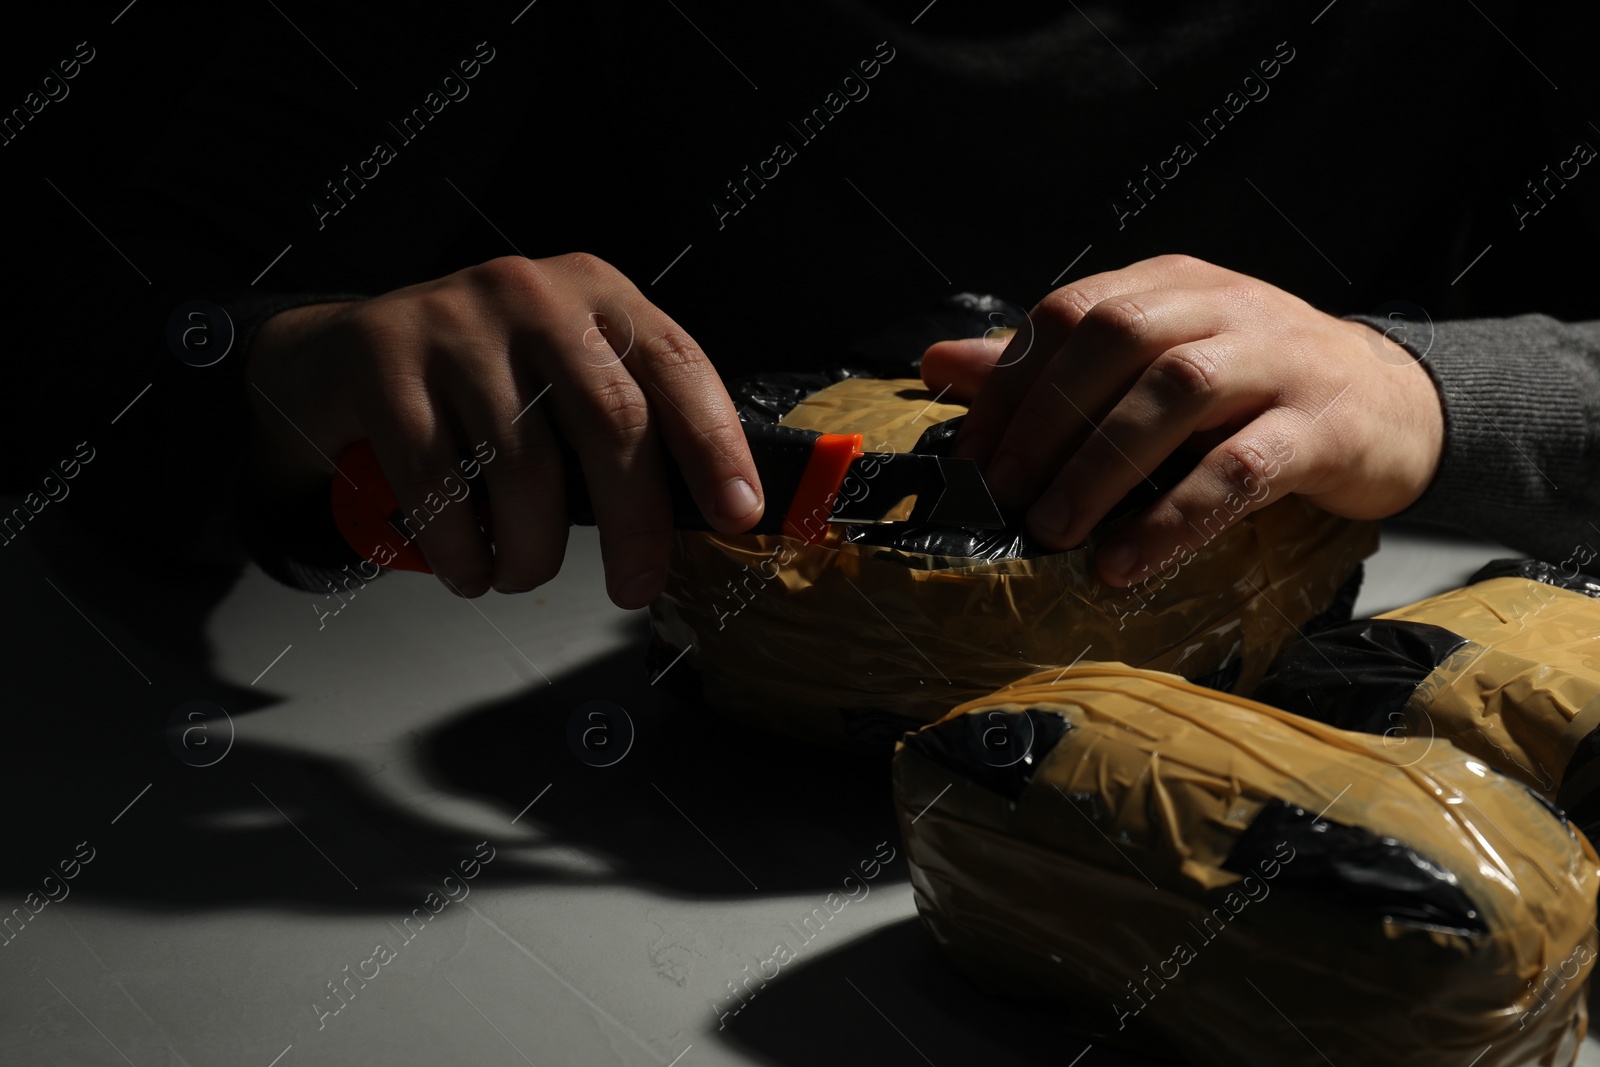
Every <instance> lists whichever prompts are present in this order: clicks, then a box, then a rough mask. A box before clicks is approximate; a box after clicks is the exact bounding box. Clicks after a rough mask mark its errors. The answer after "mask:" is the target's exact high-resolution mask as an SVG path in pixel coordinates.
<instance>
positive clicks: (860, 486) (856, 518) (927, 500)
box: [831, 452, 1006, 530]
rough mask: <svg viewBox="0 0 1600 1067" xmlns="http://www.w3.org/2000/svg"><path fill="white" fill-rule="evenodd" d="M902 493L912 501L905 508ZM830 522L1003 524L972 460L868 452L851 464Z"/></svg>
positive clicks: (990, 527)
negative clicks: (910, 505)
mask: <svg viewBox="0 0 1600 1067" xmlns="http://www.w3.org/2000/svg"><path fill="white" fill-rule="evenodd" d="M907 497H915V498H916V503H915V505H914V506H912V507H911V508H910V510H909V511H907V510H906V508H905V507H904V506H903V504H904V502H905V500H906V498H907ZM831 521H833V522H855V523H883V522H905V523H910V524H913V525H920V526H959V527H971V528H974V529H988V530H998V529H1003V528H1004V527H1005V525H1006V522H1005V519H1004V518H1003V517H1002V516H1001V514H1000V509H999V508H997V507H996V506H995V503H994V498H993V497H991V496H990V495H989V487H988V485H987V484H985V483H984V480H983V473H982V472H981V471H980V470H979V469H978V464H977V462H976V461H975V460H970V459H945V458H944V457H942V456H923V455H917V454H915V453H911V452H867V453H864V454H863V455H862V456H861V457H860V458H858V459H857V460H856V461H855V462H854V463H853V464H851V466H850V473H849V474H847V475H845V479H844V484H843V485H842V486H840V488H839V495H838V497H836V498H835V500H834V504H833V514H832V516H831Z"/></svg>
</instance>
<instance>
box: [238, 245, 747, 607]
mask: <svg viewBox="0 0 1600 1067" xmlns="http://www.w3.org/2000/svg"><path fill="white" fill-rule="evenodd" d="M250 377H251V382H252V385H253V386H254V388H252V390H251V401H252V403H253V405H254V408H255V415H256V428H257V431H258V435H259V438H258V439H259V440H260V441H261V443H262V448H261V449H260V450H259V451H262V452H264V453H266V454H267V455H268V456H270V457H271V463H272V465H273V466H274V467H275V470H274V472H273V475H274V478H275V481H276V482H277V483H278V484H280V485H288V484H290V483H293V482H296V481H298V482H299V483H300V484H302V485H303V484H306V483H307V482H308V481H309V480H313V479H320V480H322V481H324V482H325V481H326V478H327V474H328V467H327V465H326V464H325V463H323V462H322V461H321V460H319V459H318V457H317V455H316V453H315V451H314V450H313V449H311V448H310V447H308V446H307V443H306V438H309V439H310V440H311V442H312V443H313V444H315V446H316V449H317V450H320V451H321V452H322V453H323V454H324V455H326V456H331V457H335V458H336V457H337V456H338V454H339V452H340V451H342V450H343V449H344V448H345V447H346V446H347V445H349V444H351V443H352V442H354V441H357V440H359V439H361V438H363V437H369V438H371V439H372V444H373V447H374V450H375V451H376V452H377V455H378V460H379V462H380V463H381V465H382V466H383V470H384V474H385V475H386V476H387V477H388V480H389V482H390V484H391V485H393V486H394V488H395V490H396V492H397V493H398V494H399V497H400V504H401V508H402V509H403V510H404V511H406V512H407V513H410V512H411V510H412V509H413V508H415V507H419V506H421V505H422V501H423V499H424V498H425V497H427V496H428V495H429V494H430V493H434V494H440V495H443V492H444V491H443V490H441V484H442V483H443V480H444V478H445V477H446V476H449V475H452V474H457V473H458V471H457V460H458V457H459V455H460V454H461V453H462V452H463V451H464V450H471V449H472V448H474V447H476V446H477V445H478V444H479V443H480V442H484V441H487V442H488V443H489V445H490V446H491V447H493V449H494V450H495V456H494V459H493V460H492V461H491V462H488V463H486V464H484V465H483V472H484V478H485V480H486V482H487V485H488V490H489V497H490V507H491V509H492V511H493V514H494V535H495V536H494V551H493V552H492V553H491V551H490V547H489V544H488V543H487V541H486V539H485V538H484V536H483V535H482V534H481V533H480V532H479V530H478V528H477V524H476V522H475V520H474V517H473V514H472V509H471V508H470V507H467V506H464V505H450V506H446V507H444V508H443V509H442V510H440V511H439V512H438V513H437V514H436V515H435V516H434V517H433V518H432V519H431V521H430V522H429V523H428V524H427V525H426V526H425V527H424V528H423V529H422V530H421V531H420V533H419V534H418V537H417V543H418V545H419V547H420V548H421V549H422V551H423V554H424V555H426V557H427V559H428V563H429V565H430V566H432V568H433V570H434V572H435V573H436V574H438V575H439V577H440V579H441V580H442V581H443V582H444V583H445V584H446V585H447V586H449V587H450V588H452V589H453V590H455V591H457V592H459V593H460V594H461V595H463V596H469V597H471V596H478V595H480V594H482V593H483V592H485V591H486V590H487V589H489V587H490V585H491V584H492V585H493V587H494V588H495V589H497V590H499V591H501V592H507V593H509V592H519V591H523V590H528V589H532V588H534V587H535V586H538V585H541V584H543V583H545V582H547V581H549V580H550V579H551V578H552V577H554V576H555V574H556V572H557V570H559V569H560V566H561V560H562V556H563V554H564V552H565V549H566V541H567V525H568V523H567V514H566V507H565V503H564V499H565V498H564V478H563V473H562V461H561V454H560V452H559V450H558V445H557V440H556V435H557V434H559V435H560V436H561V438H562V439H564V440H565V441H567V442H570V444H571V445H572V447H573V448H574V449H575V450H576V451H577V453H578V456H579V458H580V461H581V463H582V465H583V471H584V476H585V478H586V480H587V482H588V486H589V494H590V499H591V501H592V503H593V506H594V514H595V518H596V520H597V522H598V525H599V527H600V545H601V551H602V554H603V557H604V560H605V569H606V584H607V587H608V590H609V592H610V595H611V599H612V600H613V601H614V602H615V603H616V604H617V605H618V606H620V607H625V608H635V607H641V606H643V605H645V604H648V603H649V602H650V601H651V600H653V599H654V598H655V597H656V596H657V595H658V594H659V593H660V592H661V589H662V587H663V586H664V585H665V584H666V571H667V563H668V556H669V551H670V544H669V537H670V533H671V529H672V516H671V509H670V506H669V503H668V498H667V489H666V481H665V463H666V462H667V454H668V453H670V455H671V457H672V458H673V459H674V460H676V461H677V464H678V466H679V467H680V468H681V469H682V471H683V473H684V477H685V478H686V480H687V481H688V484H689V487H690V488H691V489H692V490H693V492H694V496H695V500H696V501H697V502H698V503H699V505H700V508H701V510H702V512H704V514H705V516H706V518H707V519H709V520H710V521H711V522H712V524H713V525H714V526H716V528H717V529H719V530H723V531H727V532H737V531H741V530H746V529H748V528H749V527H750V526H751V525H753V524H754V523H755V522H756V520H757V519H759V518H760V516H761V511H762V500H761V490H760V482H759V479H758V476H757V474H756V469H755V464H754V462H753V461H752V460H751V458H750V452H749V449H748V447H747V446H746V444H745V438H744V432H743V430H742V429H741V427H740V425H739V419H738V416H737V415H736V413H735V411H734V407H733V403H732V401H731V400H729V399H728V394H727V391H726V390H725V389H724V388H723V386H722V382H721V380H720V379H719V378H718V377H717V374H716V371H715V370H714V368H713V367H712V365H711V363H710V362H709V361H708V360H707V359H706V356H705V354H704V353H703V352H701V350H700V348H699V346H697V345H696V344H695V342H694V340H693V339H692V338H690V337H689V335H688V334H687V333H685V332H684V331H683V329H682V328H680V327H679V326H678V325H677V323H675V322H673V321H672V319H670V318H668V317H667V316H666V315H665V314H663V313H662V312H661V311H660V310H659V309H657V308H656V307H654V306H653V305H652V304H651V303H650V302H649V301H647V300H646V299H645V298H644V297H643V296H642V295H641V294H640V293H639V290H638V289H636V288H635V287H634V286H633V284H632V283H631V282H629V281H628V279H627V278H625V277H623V276H622V275H621V274H620V273H618V272H617V271H616V270H615V269H614V268H612V267H611V266H610V265H609V264H607V263H604V262H602V261H601V260H599V259H596V258H595V257H593V256H589V255H583V254H575V255H566V256H557V257H554V258H551V259H541V260H528V259H523V258H520V257H507V258H505V259H496V260H492V261H490V262H488V263H484V264H481V265H479V266H476V267H470V268H468V269H466V270H463V271H460V272H458V273H456V274H452V275H450V276H449V277H446V278H441V279H438V280H437V281H431V282H425V283H423V284H421V285H414V286H410V287H408V288H405V289H398V290H395V291H394V292H392V293H386V294H384V295H383V296H379V297H376V298H374V299H371V300H363V301H357V302H354V303H347V304H322V305H314V306H310V307H304V308H300V309H297V310H294V311H287V312H283V313H282V314H279V315H276V316H274V317H273V318H271V319H269V320H268V321H267V322H266V323H265V324H264V325H263V326H262V328H261V330H260V331H259V333H258V334H257V336H256V339H255V341H254V343H253V344H252V346H251V350H250ZM547 387H548V392H545V390H546V388H547ZM288 422H292V423H293V426H290V425H288V424H287V423H288ZM302 433H303V434H304V435H305V437H302V436H301V434H302ZM438 498H439V497H438V496H436V497H435V499H436V500H437V499H438Z"/></svg>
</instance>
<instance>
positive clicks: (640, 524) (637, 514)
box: [539, 338, 672, 608]
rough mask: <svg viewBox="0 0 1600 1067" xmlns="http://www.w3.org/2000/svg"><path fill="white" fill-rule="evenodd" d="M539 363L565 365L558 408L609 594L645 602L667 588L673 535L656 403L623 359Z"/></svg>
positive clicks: (556, 386)
mask: <svg viewBox="0 0 1600 1067" xmlns="http://www.w3.org/2000/svg"><path fill="white" fill-rule="evenodd" d="M565 340H566V341H567V342H568V343H577V342H576V339H575V338H566V339H565ZM558 343H559V342H558ZM539 362H541V363H544V364H546V365H547V366H548V365H549V364H552V363H560V364H561V366H560V368H559V369H557V368H554V367H550V368H549V371H548V372H549V373H550V376H551V381H552V385H551V395H552V396H553V397H554V399H555V404H554V406H553V411H554V414H555V418H556V424H557V427H558V428H559V430H560V432H561V434H562V436H564V437H565V438H566V439H567V441H569V442H570V443H571V444H572V446H573V448H574V449H575V450H576V451H577V453H578V460H579V463H580V464H581V465H582V467H583V473H584V480H585V481H586V483H587V485H588V490H589V503H590V505H591V507H592V508H593V510H594V517H595V523H596V525H598V526H599V528H600V555H601V559H602V561H603V562H604V564H605V571H606V590H607V593H608V594H609V595H610V597H611V600H612V603H614V604H616V605H617V606H618V607H620V608H641V607H644V606H645V605H647V604H649V603H650V602H651V601H652V600H654V599H655V598H656V597H657V596H659V595H660V594H661V590H662V589H663V588H664V587H665V586H666V581H667V563H668V560H669V557H670V552H671V538H672V507H671V503H670V501H669V499H668V496H667V484H666V467H665V462H664V459H663V456H662V450H661V444H660V441H659V440H658V438H657V436H656V426H655V418H654V415H653V414H652V412H651V408H650V405H649V403H648V401H647V400H646V399H645V395H644V392H643V391H642V390H641V389H640V387H639V383H638V382H636V381H635V380H634V379H633V376H632V375H630V374H629V373H628V371H627V369H626V368H625V367H624V366H623V365H622V363H620V362H617V363H613V364H611V365H610V366H605V367H596V366H593V365H589V366H585V365H584V364H583V362H582V360H581V357H576V356H575V354H574V353H573V352H570V351H568V352H548V351H547V352H546V353H544V355H543V357H542V359H541V360H540V361H539Z"/></svg>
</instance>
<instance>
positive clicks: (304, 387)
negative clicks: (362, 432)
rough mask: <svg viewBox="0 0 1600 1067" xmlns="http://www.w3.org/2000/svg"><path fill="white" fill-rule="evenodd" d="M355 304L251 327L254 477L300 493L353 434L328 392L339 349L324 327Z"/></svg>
mask: <svg viewBox="0 0 1600 1067" xmlns="http://www.w3.org/2000/svg"><path fill="white" fill-rule="evenodd" d="M353 303H355V302H354V301H337V302H330V303H324V304H307V305H304V306H302V307H296V308H290V309H288V310H286V311H280V312H279V313H278V314H276V315H274V316H272V317H271V318H270V319H267V320H266V321H265V322H263V323H262V324H261V325H260V326H259V327H258V328H257V330H256V333H255V337H254V338H253V340H252V342H251V345H250V350H249V352H248V354H247V357H246V358H247V366H248V369H247V374H248V377H249V381H250V389H249V397H250V412H251V442H252V447H251V449H250V454H251V460H252V466H253V468H254V471H255V474H256V477H257V480H258V481H259V482H260V483H261V484H263V485H264V486H265V487H266V488H268V489H270V490H276V491H283V492H291V493H292V492H302V491H304V490H305V489H307V488H309V487H312V486H314V485H318V484H320V483H322V482H325V481H326V480H327V479H328V478H329V477H330V476H331V474H332V469H331V467H330V466H329V464H330V462H331V461H333V460H335V459H337V458H338V457H337V455H336V453H337V452H338V451H339V450H340V449H342V448H343V447H344V446H345V445H347V444H348V443H349V442H350V441H352V440H354V439H355V438H356V437H357V436H359V429H358V428H357V427H356V426H355V423H354V418H353V412H349V411H346V410H344V408H345V405H344V404H343V403H342V396H341V391H340V390H337V389H335V388H333V387H332V386H333V379H334V373H335V369H336V367H335V363H336V359H337V357H338V351H337V346H336V345H334V344H330V343H329V341H328V329H327V327H328V325H329V324H330V323H331V322H332V321H334V320H335V319H337V318H338V317H339V316H340V315H341V314H342V313H343V312H344V310H345V309H346V308H348V307H350V306H351V305H352V304H353Z"/></svg>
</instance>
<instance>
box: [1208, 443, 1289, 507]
mask: <svg viewBox="0 0 1600 1067" xmlns="http://www.w3.org/2000/svg"><path fill="white" fill-rule="evenodd" d="M1216 471H1217V476H1218V477H1219V478H1220V479H1221V481H1222V484H1223V485H1224V486H1225V487H1227V488H1228V489H1229V490H1231V491H1233V492H1237V493H1240V494H1241V495H1243V496H1245V497H1249V498H1256V497H1259V496H1261V495H1262V494H1263V493H1264V491H1265V487H1266V485H1267V482H1268V481H1270V480H1271V478H1272V476H1273V475H1274V474H1276V473H1277V465H1276V464H1275V463H1272V462H1271V461H1269V460H1268V459H1267V457H1266V456H1265V455H1264V454H1263V453H1262V451H1261V449H1260V447H1259V446H1257V445H1256V444H1253V443H1250V442H1247V441H1230V442H1228V443H1227V444H1226V445H1224V446H1223V447H1222V449H1221V450H1220V451H1219V452H1218V454H1217V461H1216Z"/></svg>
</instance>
